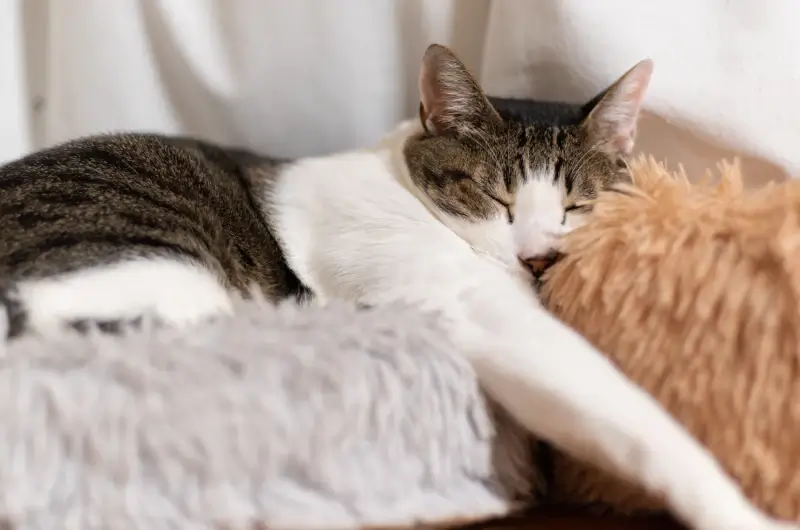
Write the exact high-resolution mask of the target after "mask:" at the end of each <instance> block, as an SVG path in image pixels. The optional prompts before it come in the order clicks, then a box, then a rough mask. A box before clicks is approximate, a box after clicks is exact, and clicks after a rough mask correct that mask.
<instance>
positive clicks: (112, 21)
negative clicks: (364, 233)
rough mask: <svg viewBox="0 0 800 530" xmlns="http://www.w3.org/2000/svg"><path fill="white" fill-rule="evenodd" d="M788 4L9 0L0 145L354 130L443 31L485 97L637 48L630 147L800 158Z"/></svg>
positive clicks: (369, 124)
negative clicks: (147, 134)
mask: <svg viewBox="0 0 800 530" xmlns="http://www.w3.org/2000/svg"><path fill="white" fill-rule="evenodd" d="M798 20H800V4H797V3H794V2H788V1H786V0H761V1H760V2H753V1H752V0H704V1H703V2H697V0H652V1H650V2H641V1H640V0H604V1H603V2H587V1H585V0H537V1H535V2H533V1H530V0H337V1H336V2H321V1H319V0H291V1H285V0H192V1H191V2H186V1H185V0H114V1H108V0H4V1H3V2H0V64H2V65H3V69H2V71H0V116H3V120H2V122H0V161H2V160H8V159H10V158H14V157H16V156H19V155H21V154H23V153H26V152H28V151H30V150H32V149H35V148H38V147H42V146H46V145H50V144H53V143H55V142H60V141H63V140H66V139H68V138H71V137H75V136H79V135H85V134H91V133H96V132H101V131H103V132H108V131H117V130H147V131H160V132H166V133H186V134H193V135H197V136H201V137H205V138H208V139H211V140H215V141H219V142H224V143H230V144H240V145H245V146H249V147H251V148H255V149H259V150H261V151H264V152H268V153H271V154H275V155H280V156H299V155H308V154H321V153H326V152H330V151H334V150H338V149H345V148H350V147H358V146H364V145H365V144H369V143H371V142H373V141H375V140H376V139H378V138H379V137H380V136H381V135H382V134H383V133H384V132H385V131H387V130H388V129H390V128H391V127H392V125H393V124H394V123H395V122H397V121H398V120H400V119H402V118H405V117H409V116H413V115H414V114H415V112H416V108H417V69H418V63H419V58H420V57H421V55H422V52H423V51H424V49H425V47H426V46H427V44H428V43H430V42H434V41H435V42H441V43H444V44H447V45H450V46H451V47H452V48H453V49H454V50H455V51H456V52H457V53H458V54H459V55H460V56H461V57H462V59H463V60H464V61H465V63H467V65H468V66H469V67H470V68H471V69H472V70H473V71H475V72H476V73H477V74H479V76H480V78H481V79H482V82H483V83H484V86H485V88H486V89H487V90H488V91H489V92H490V93H492V94H494V95H513V96H535V97H542V98H547V99H561V100H567V101H581V100H584V99H587V98H588V97H590V96H591V95H593V94H594V93H595V92H597V91H599V90H600V89H602V88H603V87H604V86H606V85H607V84H608V83H610V82H611V81H613V80H614V79H615V78H616V77H618V76H619V75H620V74H622V73H623V72H624V71H625V70H627V69H628V68H629V67H630V66H632V65H633V64H634V63H636V62H637V61H638V60H640V59H642V58H644V57H651V58H652V59H653V60H654V61H655V65H656V68H655V74H654V77H653V82H652V85H651V88H650V91H649V93H648V97H647V100H646V108H647V114H646V115H645V116H644V118H643V119H642V122H641V127H640V142H639V147H640V149H642V150H646V151H648V152H652V153H654V154H655V155H657V156H658V157H660V158H664V157H666V158H667V159H668V160H669V161H670V162H673V163H678V162H680V163H683V164H684V165H686V166H690V167H694V168H703V167H708V166H713V164H714V162H715V161H716V160H718V159H719V158H722V157H728V158H730V157H733V156H739V157H741V158H742V159H743V160H744V162H745V166H746V167H745V169H746V171H747V174H748V175H751V176H757V177H759V178H760V179H761V180H764V179H770V178H782V177H784V176H787V175H795V174H798V172H800V151H799V150H797V149H795V145H800V120H799V119H798V116H800V108H798V107H800V102H798V101H799V100H798V98H797V97H796V96H795V94H800V53H798V52H800V32H797V31H796V29H795V26H796V25H797V21H798Z"/></svg>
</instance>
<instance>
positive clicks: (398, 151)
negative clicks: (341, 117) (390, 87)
mask: <svg viewBox="0 0 800 530" xmlns="http://www.w3.org/2000/svg"><path fill="white" fill-rule="evenodd" d="M422 133H423V128H422V124H421V123H420V122H419V120H418V119H416V118H415V119H409V120H406V121H403V122H400V124H398V125H397V126H396V127H395V128H394V129H393V130H392V131H391V132H390V133H389V134H387V135H386V136H384V138H383V139H382V140H381V141H380V142H379V143H378V145H377V146H376V147H375V152H376V153H379V154H380V156H383V157H386V161H387V167H388V169H389V174H390V175H391V177H392V178H393V179H394V180H396V181H397V182H398V183H399V184H400V185H401V186H403V188H405V189H406V191H408V192H409V193H410V194H411V195H413V196H414V198H416V199H417V200H418V201H419V202H420V203H421V204H422V205H423V206H424V207H425V209H426V210H428V212H429V213H430V214H431V216H432V217H433V218H434V219H436V220H437V221H439V222H441V223H442V224H444V225H446V226H447V227H448V228H451V229H452V228H454V227H452V226H450V223H451V222H452V220H451V219H449V218H446V217H444V216H443V214H442V212H441V210H439V209H438V208H436V207H435V206H434V204H433V202H432V201H431V199H430V197H428V195H427V194H425V193H424V192H423V191H422V190H421V189H420V187H419V186H417V185H416V184H415V183H414V180H413V179H412V178H411V172H410V171H409V170H408V164H407V163H406V157H405V145H406V142H407V141H408V139H409V138H410V137H412V136H415V135H418V134H422Z"/></svg>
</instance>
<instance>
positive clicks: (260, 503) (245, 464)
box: [0, 300, 542, 530]
mask: <svg viewBox="0 0 800 530" xmlns="http://www.w3.org/2000/svg"><path fill="white" fill-rule="evenodd" d="M1 326H2V325H1V324H0V327H1ZM0 331H2V330H1V329H0ZM0 414H2V418H3V436H2V438H0V491H2V492H3V493H2V494H0V527H1V528H8V529H14V530H34V529H36V530H39V529H46V528H53V529H54V528H64V529H81V530H94V529H98V530H99V529H114V530H128V529H131V530H133V529H140V528H147V529H151V530H161V529H173V528H180V529H199V528H203V529H205V528H208V529H215V530H223V529H224V530H254V529H257V528H264V529H266V528H275V529H286V528H304V529H310V528H314V529H326V530H332V529H344V528H377V527H380V528H389V527H392V526H395V527H397V528H400V527H402V528H411V527H415V526H416V525H417V524H420V523H439V524H441V525H442V526H448V527H449V524H452V523H454V522H456V521H460V522H465V521H470V520H475V519H478V518H485V517H489V516H492V515H502V514H505V513H507V512H508V511H510V510H512V509H514V508H515V507H517V506H518V505H520V504H527V503H529V502H532V501H535V499H536V498H537V496H538V494H539V493H541V491H542V490H541V487H542V482H541V477H539V476H538V475H537V473H536V470H535V465H534V461H533V459H532V457H533V455H534V453H533V449H534V448H535V446H534V445H533V442H532V441H531V440H530V438H529V437H528V435H527V433H526V432H525V431H524V429H522V428H521V427H519V425H517V424H516V423H515V422H514V421H513V420H512V419H511V418H510V417H509V416H508V414H507V413H505V412H504V411H502V410H501V409H499V408H498V407H493V406H490V403H489V402H488V401H487V400H486V399H485V396H484V395H483V394H482V393H481V391H480V390H479V387H478V384H477V381H476V378H475V374H474V373H473V371H472V369H471V367H470V366H469V363H468V362H467V361H466V360H465V359H464V358H463V356H462V355H461V354H460V352H459V351H458V349H457V348H456V347H455V346H454V345H453V343H452V341H451V340H450V338H449V337H448V335H447V333H446V332H445V331H444V329H443V328H442V327H441V326H440V325H439V322H438V320H437V319H436V318H435V317H433V316H431V315H425V314H421V313H420V312H419V311H418V310H416V309H415V308H408V307H402V306H391V307H382V308H374V309H370V310H360V309H358V308H357V307H355V306H354V305H353V304H347V303H344V302H333V303H332V304H331V305H329V306H327V307H324V308H317V307H300V306H298V305H297V304H295V303H290V302H287V303H284V304H282V305H280V306H277V307H276V306H273V305H272V304H264V303H259V301H258V300H250V301H247V302H241V303H237V304H236V316H235V317H233V318H221V319H217V320H214V321H212V322H208V323H205V324H203V325H202V326H198V327H196V328H191V329H186V330H182V331H178V330H173V329H150V328H149V326H148V325H147V324H146V323H145V325H144V326H143V329H141V330H139V331H135V332H132V333H129V334H125V335H122V336H119V337H117V336H107V335H94V334H93V335H89V336H83V337H82V336H77V335H76V334H66V335H63V336H50V337H48V338H41V337H36V336H32V337H24V338H21V339H20V340H19V341H14V342H13V343H11V344H2V343H0Z"/></svg>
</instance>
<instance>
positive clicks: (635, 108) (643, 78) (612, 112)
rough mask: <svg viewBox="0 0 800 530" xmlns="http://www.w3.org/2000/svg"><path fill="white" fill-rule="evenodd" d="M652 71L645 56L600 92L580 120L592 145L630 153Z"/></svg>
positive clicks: (649, 62)
mask: <svg viewBox="0 0 800 530" xmlns="http://www.w3.org/2000/svg"><path fill="white" fill-rule="evenodd" d="M652 74H653V61H652V60H650V59H645V60H644V61H641V62H639V63H638V64H636V66H634V67H633V68H631V69H630V70H628V71H627V72H625V74H624V75H623V76H622V77H620V78H619V80H617V82H616V83H614V84H613V85H611V86H610V87H608V89H606V90H605V91H604V92H603V93H602V95H601V97H600V100H599V101H598V102H597V103H596V104H594V107H593V108H592V109H591V111H590V112H589V115H588V116H587V117H586V119H584V121H583V123H582V126H583V127H584V129H585V130H586V132H587V134H588V135H589V140H590V142H592V144H593V145H596V146H597V147H598V148H599V149H602V150H604V151H607V152H609V153H613V154H623V155H628V154H630V153H631V151H632V150H633V144H634V140H635V138H636V123H637V121H638V120H639V109H640V108H641V106H642V101H643V100H644V95H645V92H646V91H647V86H648V85H649V84H650V77H651V76H652Z"/></svg>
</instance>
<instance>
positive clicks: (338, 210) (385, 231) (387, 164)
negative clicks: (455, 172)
mask: <svg viewBox="0 0 800 530" xmlns="http://www.w3.org/2000/svg"><path fill="white" fill-rule="evenodd" d="M397 141H400V139H398V140H397ZM398 152H399V150H398V149H396V146H392V145H389V146H387V147H386V149H377V150H374V151H363V152H353V153H347V154H343V155H339V156H334V157H325V158H320V159H309V160H304V161H301V162H299V163H297V164H296V165H294V166H293V167H291V168H289V169H287V171H286V172H285V174H283V175H282V177H281V179H280V182H279V184H278V186H277V187H276V189H274V190H273V195H272V196H271V198H270V202H271V204H272V205H273V211H272V221H273V223H274V226H275V229H276V232H277V236H278V238H279V240H280V241H281V243H282V246H283V249H284V251H285V253H286V257H287V261H288V262H289V265H290V267H291V268H292V269H293V271H294V272H295V273H296V274H297V275H298V276H299V277H300V279H301V280H302V281H303V282H304V283H306V284H307V285H308V286H309V287H310V288H311V289H312V290H313V291H314V292H315V293H316V294H317V295H318V296H320V297H321V298H323V299H326V298H332V297H335V298H344V299H348V300H356V301H360V302H364V303H371V304H379V303H388V302H394V301H407V302H410V303H415V304H421V305H423V306H425V305H427V304H426V300H427V299H428V298H429V296H430V294H431V293H432V291H441V292H438V295H437V298H439V299H441V298H442V297H444V298H451V297H458V296H459V294H460V293H459V291H460V290H461V287H457V286H460V285H464V283H466V284H467V285H469V284H472V283H473V282H474V280H472V279H471V277H473V276H475V277H477V272H478V271H476V270H475V260H476V255H475V253H474V252H473V251H472V249H471V248H470V246H469V245H468V244H467V243H466V242H465V241H463V240H462V239H461V238H459V237H458V236H457V235H456V234H455V233H454V232H453V231H451V230H450V229H449V228H447V227H446V226H445V225H443V224H442V223H440V222H439V221H438V220H437V219H436V218H435V217H434V216H433V215H432V214H431V212H430V211H429V210H428V209H427V208H426V207H425V206H424V205H423V204H422V203H421V202H420V201H419V200H418V199H417V198H416V197H415V196H414V195H413V194H412V193H411V192H410V191H409V190H408V189H407V188H406V187H405V186H404V185H403V184H402V183H401V182H400V181H399V180H398V178H397V177H396V174H395V170H396V167H395V166H394V163H395V162H396V160H395V159H394V158H393V157H394V156H396V154H397V153H398ZM454 277H462V278H461V281H458V282H453V279H454ZM448 290H449V292H448Z"/></svg>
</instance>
